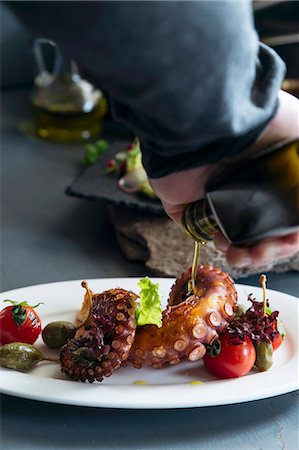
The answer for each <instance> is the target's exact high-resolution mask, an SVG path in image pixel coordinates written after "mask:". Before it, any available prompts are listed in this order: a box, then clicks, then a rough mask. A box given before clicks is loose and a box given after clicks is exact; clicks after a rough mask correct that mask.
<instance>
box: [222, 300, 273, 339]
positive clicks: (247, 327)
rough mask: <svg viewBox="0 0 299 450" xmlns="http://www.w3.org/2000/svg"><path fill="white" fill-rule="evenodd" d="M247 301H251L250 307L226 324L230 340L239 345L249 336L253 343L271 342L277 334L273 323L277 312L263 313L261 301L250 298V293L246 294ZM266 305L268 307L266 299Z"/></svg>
mask: <svg viewBox="0 0 299 450" xmlns="http://www.w3.org/2000/svg"><path fill="white" fill-rule="evenodd" d="M248 301H250V302H251V303H252V305H251V307H250V308H248V309H247V311H246V312H245V313H243V314H242V315H241V316H240V317H237V318H235V319H234V320H233V322H232V323H230V324H229V326H228V332H229V336H230V342H231V343H232V344H235V345H239V344H242V342H244V341H245V339H246V338H249V339H250V340H251V341H252V343H253V344H258V343H259V342H267V343H269V342H273V340H274V339H275V337H276V336H277V334H278V331H277V330H276V326H275V325H276V322H277V317H278V315H279V312H278V311H273V312H271V313H269V314H265V313H264V304H263V302H259V301H257V300H256V299H255V298H252V294H250V295H249V296H248ZM267 307H268V308H269V302H268V300H267Z"/></svg>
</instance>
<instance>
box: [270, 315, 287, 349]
mask: <svg viewBox="0 0 299 450" xmlns="http://www.w3.org/2000/svg"><path fill="white" fill-rule="evenodd" d="M280 323H281V322H280ZM281 326H282V324H281ZM273 328H274V329H275V330H276V331H277V334H276V336H275V338H274V340H273V341H272V347H273V351H275V350H277V349H278V348H279V347H280V346H281V344H282V342H283V339H284V338H283V336H282V335H281V332H280V330H278V324H277V320H276V322H275V323H274V324H273ZM282 331H284V330H282Z"/></svg>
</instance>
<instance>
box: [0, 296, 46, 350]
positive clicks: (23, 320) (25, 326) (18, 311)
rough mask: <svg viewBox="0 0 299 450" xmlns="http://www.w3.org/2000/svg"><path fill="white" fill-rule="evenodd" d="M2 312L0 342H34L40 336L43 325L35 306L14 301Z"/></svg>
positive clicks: (0, 315) (0, 314)
mask: <svg viewBox="0 0 299 450" xmlns="http://www.w3.org/2000/svg"><path fill="white" fill-rule="evenodd" d="M8 301H10V302H11V303H12V305H10V306H7V307H6V308H4V309H2V311H1V312H0V344H1V345H4V344H9V343H10V342H25V343H26V344H33V343H34V342H35V341H36V339H37V338H38V336H39V334H40V332H41V329H42V325H41V320H40V318H39V316H38V315H37V313H36V311H35V310H34V308H35V307H36V306H38V305H35V306H29V305H28V304H27V302H21V303H17V302H13V301H11V300H8Z"/></svg>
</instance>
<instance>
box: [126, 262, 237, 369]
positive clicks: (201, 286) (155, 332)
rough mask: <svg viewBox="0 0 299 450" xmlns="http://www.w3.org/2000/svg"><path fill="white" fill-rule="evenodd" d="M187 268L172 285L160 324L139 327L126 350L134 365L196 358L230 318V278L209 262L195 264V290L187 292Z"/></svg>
mask: <svg viewBox="0 0 299 450" xmlns="http://www.w3.org/2000/svg"><path fill="white" fill-rule="evenodd" d="M190 277H191V269H189V270H188V271H187V272H185V273H183V274H182V276H181V277H180V278H178V279H177V281H176V282H175V284H174V285H173V287H172V289H171V292H170V296H169V300H168V306H167V308H166V309H165V310H164V311H163V316H162V327H161V328H158V327H157V326H156V325H145V326H143V327H139V328H138V329H137V332H136V337H135V340H134V343H133V345H132V348H131V350H130V353H129V361H130V362H131V363H132V364H133V366H134V367H136V368H141V367H142V366H144V365H151V366H153V367H154V368H160V367H162V366H163V365H165V364H177V363H179V362H180V361H181V360H182V359H184V358H186V357H187V358H188V359H189V360H190V361H197V360H199V359H200V358H202V357H203V356H204V354H205V353H206V345H207V344H208V345H210V344H211V343H212V342H213V341H214V339H216V338H217V337H218V333H221V332H223V331H224V329H225V328H226V327H227V325H228V323H229V322H231V321H232V320H233V318H234V316H235V312H236V310H237V292H236V290H235V287H234V282H233V280H232V279H231V278H230V277H229V275H227V274H226V273H225V272H223V271H221V270H220V269H218V268H216V267H212V266H202V265H201V266H198V268H197V274H196V291H195V293H193V294H191V295H188V281H189V280H190Z"/></svg>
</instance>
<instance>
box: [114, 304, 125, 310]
mask: <svg viewBox="0 0 299 450" xmlns="http://www.w3.org/2000/svg"><path fill="white" fill-rule="evenodd" d="M116 309H118V310H121V309H126V305H124V304H123V303H119V304H118V305H116Z"/></svg>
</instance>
